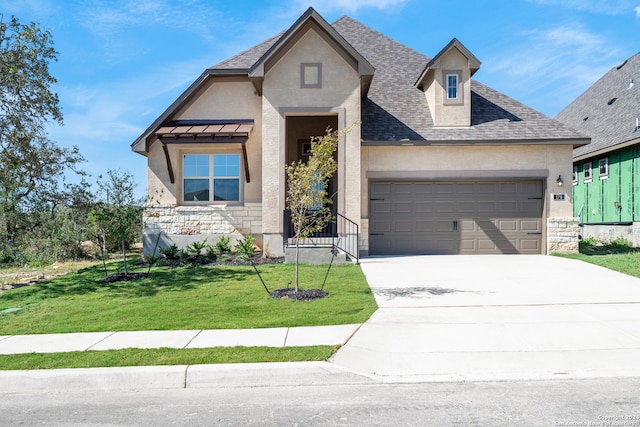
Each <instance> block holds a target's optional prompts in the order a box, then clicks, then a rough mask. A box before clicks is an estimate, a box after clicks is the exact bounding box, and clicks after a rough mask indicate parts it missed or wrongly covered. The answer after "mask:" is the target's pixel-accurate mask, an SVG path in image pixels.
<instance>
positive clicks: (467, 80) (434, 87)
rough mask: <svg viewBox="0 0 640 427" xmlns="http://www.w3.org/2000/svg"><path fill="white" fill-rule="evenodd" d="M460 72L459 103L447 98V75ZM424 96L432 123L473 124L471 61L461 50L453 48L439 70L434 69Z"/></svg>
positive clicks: (445, 55)
mask: <svg viewBox="0 0 640 427" xmlns="http://www.w3.org/2000/svg"><path fill="white" fill-rule="evenodd" d="M448 72H460V81H459V82H458V92H459V93H458V97H459V100H456V101H453V100H448V99H447V89H446V87H447V86H446V81H445V79H446V77H445V76H446V74H447V73H448ZM425 96H426V98H427V102H428V104H429V109H430V111H431V117H432V119H433V123H434V125H435V126H438V127H457V126H470V125H471V72H470V70H469V60H468V59H467V58H466V57H465V56H464V55H462V53H460V51H459V50H458V49H455V48H453V49H451V50H449V51H448V52H446V53H445V54H444V55H442V58H440V61H439V67H438V68H437V69H435V70H434V71H433V72H432V74H431V76H430V80H429V83H428V84H427V85H426V88H425Z"/></svg>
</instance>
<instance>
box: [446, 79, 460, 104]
mask: <svg viewBox="0 0 640 427" xmlns="http://www.w3.org/2000/svg"><path fill="white" fill-rule="evenodd" d="M447 99H458V75H457V74H447Z"/></svg>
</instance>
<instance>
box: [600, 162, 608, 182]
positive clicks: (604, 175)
mask: <svg viewBox="0 0 640 427" xmlns="http://www.w3.org/2000/svg"><path fill="white" fill-rule="evenodd" d="M602 161H604V162H605V172H604V173H602V171H601V170H600V168H601V166H600V163H601V162H602ZM598 177H599V178H600V179H601V180H603V179H607V178H609V158H608V157H605V158H602V159H600V160H598Z"/></svg>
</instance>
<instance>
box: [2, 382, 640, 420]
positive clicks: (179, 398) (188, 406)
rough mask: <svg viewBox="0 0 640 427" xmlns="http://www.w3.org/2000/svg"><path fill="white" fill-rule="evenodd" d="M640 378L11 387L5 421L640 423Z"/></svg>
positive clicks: (4, 403) (4, 399) (4, 408)
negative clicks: (104, 388) (110, 388)
mask: <svg viewBox="0 0 640 427" xmlns="http://www.w3.org/2000/svg"><path fill="white" fill-rule="evenodd" d="M638 390H640V379H638V378H624V379H616V378H608V379H584V380H545V381H508V382H452V383H423V384H383V383H369V384H344V385H335V384H334V385H308V386H279V387H271V386H267V387H253V386H242V387H216V388H202V389H173V390H162V389H160V390H148V389H147V390H139V391H100V392H99V391H77V392H47V393H30V394H7V395H3V396H2V399H1V400H0V414H1V415H0V425H2V426H20V425H25V426H26V425H28V426H31V425H46V426H69V425H72V426H94V427H95V426H114V425H118V426H149V425H154V426H183V425H184V426H187V425H188V426H214V425H215V426H239V425H252V426H317V425H320V426H326V425H336V426H489V427H490V426H536V427H539V426H640V393H638Z"/></svg>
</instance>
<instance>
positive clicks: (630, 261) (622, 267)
mask: <svg viewBox="0 0 640 427" xmlns="http://www.w3.org/2000/svg"><path fill="white" fill-rule="evenodd" d="M560 256H563V257H565V258H572V259H578V260H580V261H584V262H588V263H591V264H595V265H599V266H601V267H605V268H608V269H610V270H615V271H619V272H620V273H625V274H628V275H630V276H635V277H640V248H634V247H633V246H632V245H631V242H629V241H628V240H625V239H623V238H618V239H616V240H614V241H612V242H608V243H602V242H598V241H597V240H596V239H594V238H586V239H583V240H581V241H580V253H578V254H563V255H560Z"/></svg>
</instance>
